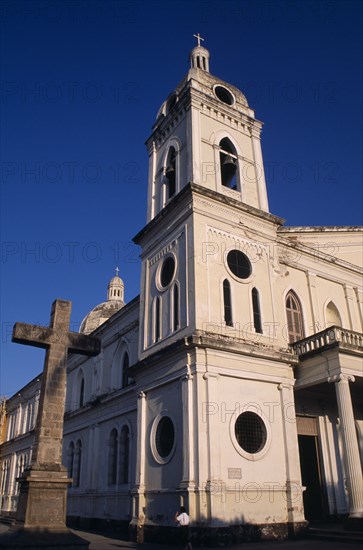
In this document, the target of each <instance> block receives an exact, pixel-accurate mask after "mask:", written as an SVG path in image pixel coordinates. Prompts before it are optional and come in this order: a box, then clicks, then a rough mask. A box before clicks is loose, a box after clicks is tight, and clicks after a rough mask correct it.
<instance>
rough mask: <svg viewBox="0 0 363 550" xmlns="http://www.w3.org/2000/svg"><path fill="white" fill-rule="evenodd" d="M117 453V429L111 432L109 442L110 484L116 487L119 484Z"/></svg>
mask: <svg viewBox="0 0 363 550" xmlns="http://www.w3.org/2000/svg"><path fill="white" fill-rule="evenodd" d="M117 451H118V434H117V430H116V428H114V429H113V430H112V431H111V434H110V439H109V442H108V484H109V485H116V483H117Z"/></svg>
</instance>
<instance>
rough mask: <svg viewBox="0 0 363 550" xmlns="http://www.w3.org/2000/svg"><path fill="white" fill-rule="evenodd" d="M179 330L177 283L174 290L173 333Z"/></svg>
mask: <svg viewBox="0 0 363 550" xmlns="http://www.w3.org/2000/svg"><path fill="white" fill-rule="evenodd" d="M178 328H179V286H178V284H177V283H176V284H175V285H174V288H173V331H175V330H178Z"/></svg>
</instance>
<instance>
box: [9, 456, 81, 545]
mask: <svg viewBox="0 0 363 550" xmlns="http://www.w3.org/2000/svg"><path fill="white" fill-rule="evenodd" d="M71 481H72V480H71V479H70V478H69V477H68V474H67V469H66V468H65V467H64V466H62V465H61V464H36V463H35V464H32V466H31V467H30V468H26V469H25V470H24V473H23V475H22V477H21V478H20V479H19V483H20V493H19V501H18V509H17V513H16V520H15V524H14V525H13V526H12V527H11V529H10V530H9V531H8V532H7V533H6V534H5V535H3V536H2V537H0V549H1V548H11V549H12V550H16V549H19V550H20V549H24V548H27V549H28V548H29V549H34V550H36V549H39V550H48V549H49V550H50V549H52V550H61V549H67V550H81V549H84V550H86V549H87V548H88V547H89V544H90V543H89V542H88V541H86V540H84V539H82V538H81V537H79V536H77V535H75V534H73V533H72V532H71V531H69V529H67V527H66V504H67V487H68V485H69V483H70V482H71Z"/></svg>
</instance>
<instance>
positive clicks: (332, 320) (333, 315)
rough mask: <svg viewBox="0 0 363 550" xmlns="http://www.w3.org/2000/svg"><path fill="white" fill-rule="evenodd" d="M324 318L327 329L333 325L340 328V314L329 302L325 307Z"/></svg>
mask: <svg viewBox="0 0 363 550" xmlns="http://www.w3.org/2000/svg"><path fill="white" fill-rule="evenodd" d="M325 318H326V326H327V327H331V326H333V325H336V326H338V327H341V326H342V319H341V317H340V313H339V311H338V309H337V307H336V305H335V304H334V303H333V302H329V304H328V305H327V306H326V311H325Z"/></svg>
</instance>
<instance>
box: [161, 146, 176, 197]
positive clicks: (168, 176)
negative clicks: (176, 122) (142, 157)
mask: <svg viewBox="0 0 363 550" xmlns="http://www.w3.org/2000/svg"><path fill="white" fill-rule="evenodd" d="M164 183H165V187H166V194H165V200H166V201H168V200H169V199H171V198H172V197H173V196H174V195H175V191H176V152H175V149H174V147H170V149H169V151H168V156H167V157H166V163H165V177H164Z"/></svg>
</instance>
